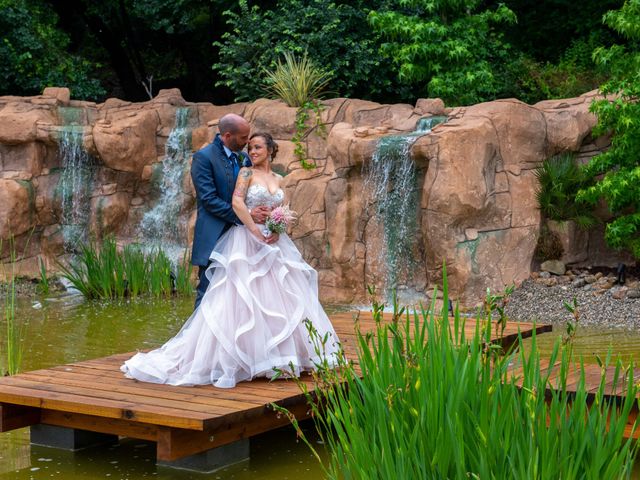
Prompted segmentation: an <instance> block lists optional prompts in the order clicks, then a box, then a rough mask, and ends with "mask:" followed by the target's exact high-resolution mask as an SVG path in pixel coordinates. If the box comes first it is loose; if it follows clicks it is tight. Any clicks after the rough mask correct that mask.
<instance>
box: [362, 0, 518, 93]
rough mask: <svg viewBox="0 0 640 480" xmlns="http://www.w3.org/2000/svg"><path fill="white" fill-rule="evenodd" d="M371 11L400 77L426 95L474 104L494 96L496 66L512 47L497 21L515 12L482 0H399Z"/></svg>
mask: <svg viewBox="0 0 640 480" xmlns="http://www.w3.org/2000/svg"><path fill="white" fill-rule="evenodd" d="M394 3H395V4H397V5H396V6H395V7H394V8H393V9H389V10H379V11H373V12H371V13H370V14H369V20H370V23H371V25H372V26H373V28H374V29H375V30H376V31H377V32H379V33H380V34H381V35H382V36H384V37H385V38H386V39H387V40H388V41H387V42H386V43H385V44H384V45H383V46H382V53H383V54H384V55H385V56H386V57H388V58H389V59H391V60H392V61H393V62H394V64H395V65H396V66H397V67H398V69H399V71H398V77H399V79H400V81H402V82H404V83H405V84H408V85H411V87H412V90H413V91H414V92H416V93H419V94H420V95H422V96H430V97H440V98H442V99H444V100H445V102H449V103H456V104H471V103H475V102H479V101H483V100H488V99H491V98H495V96H496V95H497V94H499V91H500V85H501V80H500V78H499V75H496V73H497V69H498V67H497V65H499V64H501V63H504V62H505V61H508V53H509V46H508V45H507V44H506V43H505V42H504V41H503V40H502V35H501V34H500V31H499V30H498V29H497V27H498V26H500V25H503V24H507V23H513V22H515V21H516V17H515V15H514V14H513V12H512V11H511V10H510V9H509V8H507V7H506V6H504V5H499V6H498V7H497V8H495V9H483V5H482V3H481V2H480V1H478V0H437V1H434V0H397V2H394Z"/></svg>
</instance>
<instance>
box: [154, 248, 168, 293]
mask: <svg viewBox="0 0 640 480" xmlns="http://www.w3.org/2000/svg"><path fill="white" fill-rule="evenodd" d="M150 258H151V261H150V264H149V266H150V268H149V292H150V293H151V295H153V296H155V297H162V296H166V295H170V294H171V292H172V291H173V279H172V275H173V267H172V265H171V261H170V260H169V258H168V257H167V256H166V255H165V253H164V252H163V251H162V250H156V251H155V252H154V253H152V254H151V257H150Z"/></svg>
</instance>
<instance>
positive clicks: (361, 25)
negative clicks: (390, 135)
mask: <svg viewBox="0 0 640 480" xmlns="http://www.w3.org/2000/svg"><path fill="white" fill-rule="evenodd" d="M239 3H240V10H239V11H238V12H234V11H227V12H225V16H226V19H227V26H228V27H229V31H228V32H226V33H225V34H224V35H223V39H222V42H220V43H219V44H218V46H219V47H220V60H219V62H217V63H216V64H215V65H214V69H215V71H216V72H217V74H218V79H217V83H216V84H217V85H226V86H228V87H229V88H230V89H232V90H233V92H234V93H235V97H236V100H252V99H255V98H258V97H260V96H261V95H262V94H263V90H264V80H265V78H264V73H263V71H264V70H265V69H266V70H274V69H275V68H276V67H277V62H278V61H279V60H281V59H282V58H283V54H284V53H287V52H288V53H291V54H294V55H297V56H302V55H303V54H304V53H305V52H306V53H307V54H308V56H309V58H311V59H313V61H314V63H315V64H316V65H317V66H318V67H320V68H322V69H323V70H325V71H327V72H331V74H332V81H331V83H330V84H329V86H328V90H329V91H332V92H333V94H334V95H337V96H356V97H359V98H368V99H381V98H383V94H384V98H385V100H386V101H391V100H393V99H394V98H398V97H399V96H401V94H402V92H399V91H397V89H395V87H394V85H393V80H394V78H393V77H394V75H393V73H392V71H391V65H388V64H387V63H386V62H384V61H383V59H381V58H380V56H379V55H378V48H379V42H378V36H377V35H375V34H374V32H372V31H371V29H370V28H369V26H368V25H367V9H366V6H367V5H369V6H370V5H376V4H379V3H380V2H376V1H369V2H365V1H363V0H358V1H355V2H335V1H330V0H287V1H284V0H279V1H277V2H276V5H275V7H274V8H272V9H269V8H264V7H259V6H258V5H254V6H250V5H249V4H248V2H247V1H245V0H241V1H240V2H239Z"/></svg>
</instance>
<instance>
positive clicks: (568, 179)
mask: <svg viewBox="0 0 640 480" xmlns="http://www.w3.org/2000/svg"><path fill="white" fill-rule="evenodd" d="M535 176H536V178H537V179H538V182H539V187H538V190H537V191H536V199H537V202H538V208H539V209H540V211H541V212H542V214H543V215H544V216H545V217H546V218H548V219H550V220H556V221H560V222H562V221H567V220H572V221H574V222H576V224H577V225H578V226H580V227H582V228H591V227H593V226H594V225H595V223H596V217H595V216H594V214H593V206H592V205H589V204H587V203H585V202H581V201H579V200H577V199H576V195H577V193H578V191H579V190H580V189H582V188H585V187H586V186H587V185H589V182H590V180H589V179H588V177H587V176H586V175H585V173H584V170H583V169H582V168H581V167H580V166H579V165H578V164H577V163H576V159H575V155H574V154H572V153H564V154H561V155H556V156H554V157H551V158H549V159H547V160H545V161H544V162H543V163H542V165H541V166H540V167H539V168H537V169H536V171H535Z"/></svg>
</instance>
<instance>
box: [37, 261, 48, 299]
mask: <svg viewBox="0 0 640 480" xmlns="http://www.w3.org/2000/svg"><path fill="white" fill-rule="evenodd" d="M39 265H40V282H39V283H38V291H39V292H40V293H41V294H43V295H48V294H49V291H50V290H51V286H50V285H49V278H48V277H47V267H46V266H45V264H44V260H42V258H41V259H40V261H39Z"/></svg>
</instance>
